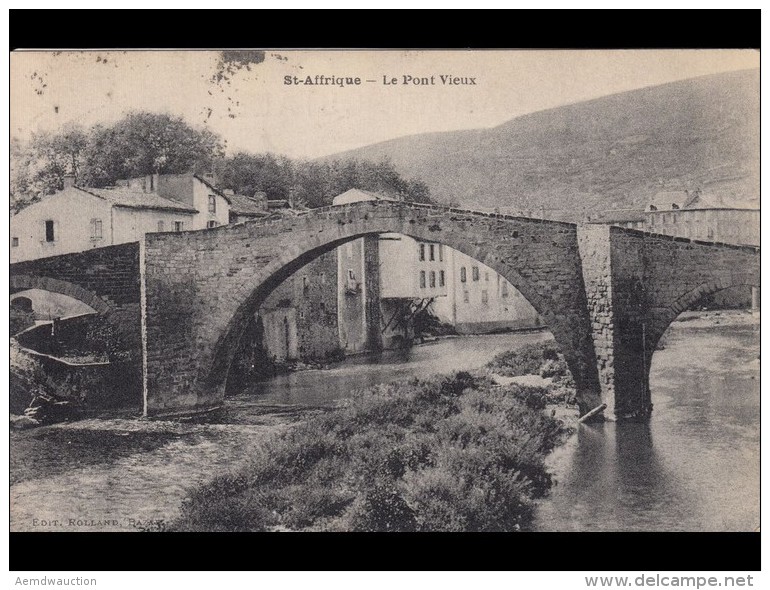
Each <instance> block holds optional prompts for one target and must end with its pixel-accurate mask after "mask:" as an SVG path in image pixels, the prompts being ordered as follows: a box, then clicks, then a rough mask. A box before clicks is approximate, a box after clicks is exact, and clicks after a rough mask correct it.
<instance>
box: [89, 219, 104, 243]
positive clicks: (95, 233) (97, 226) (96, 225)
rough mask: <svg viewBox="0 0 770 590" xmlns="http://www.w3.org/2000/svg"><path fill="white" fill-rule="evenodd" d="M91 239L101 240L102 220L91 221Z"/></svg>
mask: <svg viewBox="0 0 770 590" xmlns="http://www.w3.org/2000/svg"><path fill="white" fill-rule="evenodd" d="M91 239H94V240H100V239H102V220H101V219H92V220H91Z"/></svg>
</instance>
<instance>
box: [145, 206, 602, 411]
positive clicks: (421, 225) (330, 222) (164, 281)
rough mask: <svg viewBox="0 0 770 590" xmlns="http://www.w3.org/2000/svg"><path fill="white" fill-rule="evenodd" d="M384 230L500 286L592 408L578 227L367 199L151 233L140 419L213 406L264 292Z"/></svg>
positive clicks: (594, 387)
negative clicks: (475, 266)
mask: <svg viewBox="0 0 770 590" xmlns="http://www.w3.org/2000/svg"><path fill="white" fill-rule="evenodd" d="M390 232H393V233H400V234H404V235H407V236H411V237H414V238H416V239H420V240H428V241H434V242H439V243H442V244H445V245H447V246H449V247H452V248H454V249H457V250H458V251H460V252H463V253H464V254H467V255H469V256H471V257H473V258H475V259H477V260H479V261H480V262H482V263H484V264H486V265H487V266H489V267H491V268H492V269H494V270H495V271H497V272H499V273H500V274H501V275H502V276H504V277H505V278H506V279H508V280H509V281H510V282H511V283H512V284H513V285H514V286H515V287H516V288H517V289H518V290H519V291H520V292H521V293H522V295H523V296H524V297H525V298H527V299H528V300H529V301H530V303H531V304H532V305H533V306H534V307H535V308H536V309H537V311H538V312H539V313H540V314H541V315H542V317H543V318H544V319H545V321H546V322H547V323H548V325H549V328H550V330H551V332H552V333H553V334H554V337H555V338H556V340H557V342H559V344H560V345H561V347H562V349H563V351H564V353H565V357H566V358H567V361H568V363H569V365H570V369H571V371H572V373H573V376H574V378H575V381H576V384H577V386H578V390H579V399H580V402H581V404H582V405H583V407H584V409H590V407H593V405H595V404H596V403H598V401H599V399H600V394H599V381H598V372H597V367H596V363H595V355H594V349H593V340H592V334H591V322H590V319H589V314H588V311H587V305H586V294H585V288H584V285H583V276H582V268H581V259H580V254H579V250H578V243H577V226H575V225H574V224H568V223H560V222H550V221H543V220H534V219H523V218H514V217H508V216H501V215H490V214H485V213H477V212H469V211H462V210H457V209H448V208H443V207H435V206H426V205H416V204H411V203H395V202H389V201H367V202H363V203H355V204H350V205H343V206H337V207H327V208H322V209H316V210H312V211H309V212H306V213H303V214H300V215H296V216H285V217H276V218H274V219H270V220H268V221H251V222H244V223H241V224H236V225H232V226H223V227H221V228H217V229H215V230H209V231H205V232H186V233H183V234H155V235H153V234H149V235H148V236H147V237H146V241H145V248H144V267H145V271H144V277H145V278H144V292H145V300H146V311H145V314H144V317H143V327H144V345H145V347H146V355H145V356H146V362H145V390H146V395H145V399H146V403H145V412H146V413H148V414H171V413H175V412H176V411H190V410H191V409H204V408H206V407H211V406H216V405H218V404H220V403H221V402H222V399H223V396H224V384H225V380H226V376H227V372H228V370H229V365H230V363H231V361H232V357H233V354H234V351H235V347H236V345H237V343H238V340H239V338H240V334H241V330H242V328H243V325H245V321H244V320H245V319H246V318H247V317H248V315H249V314H251V313H253V312H254V311H256V309H257V308H258V306H259V304H260V303H261V302H262V301H264V299H265V298H266V297H267V295H269V293H270V292H271V291H272V290H273V289H274V288H275V287H276V286H277V285H278V284H279V283H280V282H281V281H282V280H283V279H285V278H286V277H288V276H289V275H291V274H292V273H294V272H295V271H296V270H298V269H299V268H301V267H302V266H303V265H304V264H306V263H308V262H309V261H310V260H312V259H313V258H315V257H317V256H319V255H320V254H322V253H324V252H328V251H330V250H332V249H334V248H336V247H337V246H339V245H341V244H344V243H346V242H348V241H351V240H354V239H357V238H360V237H362V236H366V235H371V234H380V233H390Z"/></svg>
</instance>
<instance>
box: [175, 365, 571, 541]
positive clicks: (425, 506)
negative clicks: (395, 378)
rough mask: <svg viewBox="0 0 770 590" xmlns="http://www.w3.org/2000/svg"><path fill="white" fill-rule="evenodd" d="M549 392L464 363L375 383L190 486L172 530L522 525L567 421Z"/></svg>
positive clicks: (546, 484)
mask: <svg viewBox="0 0 770 590" xmlns="http://www.w3.org/2000/svg"><path fill="white" fill-rule="evenodd" d="M546 398H547V392H546V390H545V389H544V388H536V387H522V386H519V385H508V386H504V387H501V386H498V385H495V384H494V382H493V381H492V380H490V379H489V378H488V377H485V376H481V375H471V374H469V373H466V372H459V373H455V374H453V375H451V376H438V377H433V378H429V379H412V380H409V381H401V382H396V383H390V384H386V385H380V386H377V387H374V388H372V389H370V390H368V391H365V392H361V393H359V394H357V395H355V396H354V397H353V398H352V399H350V400H348V401H346V402H345V403H344V404H343V405H342V406H341V407H339V408H337V409H335V410H333V411H330V412H327V413H324V414H320V415H316V416H314V417H310V418H309V419H307V420H306V421H305V422H302V423H300V424H298V425H297V426H295V427H293V428H291V429H289V430H288V431H286V432H284V433H283V434H281V435H277V436H275V437H274V438H272V439H271V440H269V441H267V442H266V443H265V444H264V446H263V447H262V448H261V451H260V452H259V453H257V454H256V455H255V456H254V458H253V459H252V461H251V462H250V464H249V465H248V466H247V467H246V468H244V469H242V470H240V471H238V472H236V473H231V474H227V475H223V476H220V477H217V478H216V479H214V480H213V481H212V482H210V483H208V484H206V485H203V486H201V487H199V488H197V489H195V490H193V491H191V492H190V494H189V496H188V497H187V499H186V500H185V502H184V503H183V507H182V515H181V517H180V518H179V519H178V520H177V521H176V523H174V524H173V526H172V528H173V529H175V530H201V531H263V530H282V529H288V530H332V531H335V530H339V531H516V530H521V529H522V528H524V527H526V526H527V523H528V522H529V520H530V518H531V515H532V506H533V500H534V499H536V498H539V497H542V496H544V495H545V494H546V493H547V492H548V490H549V488H550V486H551V484H552V482H551V477H550V475H549V474H548V472H547V470H546V468H545V466H544V457H545V456H546V454H547V453H548V452H549V451H550V450H551V449H552V448H553V446H554V444H556V442H557V440H558V439H559V437H560V435H561V434H563V429H564V425H563V423H562V422H561V421H559V420H556V419H554V418H553V417H550V416H548V415H547V413H546V412H543V411H542V409H543V408H544V407H545V401H546Z"/></svg>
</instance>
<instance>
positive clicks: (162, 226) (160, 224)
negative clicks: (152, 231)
mask: <svg viewBox="0 0 770 590" xmlns="http://www.w3.org/2000/svg"><path fill="white" fill-rule="evenodd" d="M163 228H164V225H163V222H162V221H159V222H158V231H163Z"/></svg>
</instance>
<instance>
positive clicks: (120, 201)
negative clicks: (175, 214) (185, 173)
mask: <svg viewBox="0 0 770 590" xmlns="http://www.w3.org/2000/svg"><path fill="white" fill-rule="evenodd" d="M75 188H77V189H78V190H80V191H83V192H84V193H87V194H89V195H93V196H95V197H99V198H100V199H104V200H105V201H108V202H110V203H112V204H113V205H115V206H116V207H127V208H129V209H161V210H166V211H179V212H183V213H197V212H198V211H197V209H193V208H192V207H190V206H189V205H187V204H186V203H180V202H179V201H175V200H173V199H168V198H166V197H161V196H160V195H158V194H157V193H145V192H141V191H138V190H134V189H129V188H122V187H121V188H112V187H104V188H84V187H80V186H78V187H75Z"/></svg>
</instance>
